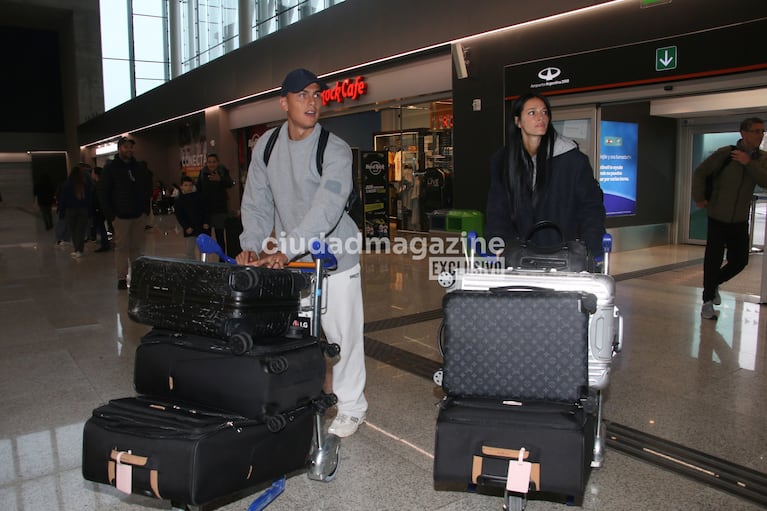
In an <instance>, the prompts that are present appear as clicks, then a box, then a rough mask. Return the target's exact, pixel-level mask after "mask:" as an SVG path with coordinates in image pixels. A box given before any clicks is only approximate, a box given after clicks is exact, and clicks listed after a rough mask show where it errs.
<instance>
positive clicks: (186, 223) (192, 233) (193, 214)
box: [175, 176, 210, 259]
mask: <svg viewBox="0 0 767 511" xmlns="http://www.w3.org/2000/svg"><path fill="white" fill-rule="evenodd" d="M175 210H176V220H178V224H179V225H180V226H181V229H182V230H183V231H184V239H185V240H186V256H187V257H188V258H189V259H197V257H196V254H197V252H196V249H197V236H199V235H200V234H203V233H205V234H209V233H210V220H209V219H208V211H207V209H206V206H205V200H204V199H203V198H202V194H200V192H198V191H197V190H195V189H194V180H192V178H191V177H187V176H184V177H182V178H181V195H179V196H178V198H176V202H175Z"/></svg>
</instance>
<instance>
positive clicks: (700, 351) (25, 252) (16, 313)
mask: <svg viewBox="0 0 767 511" xmlns="http://www.w3.org/2000/svg"><path fill="white" fill-rule="evenodd" d="M156 222H157V227H156V228H155V229H153V230H151V231H148V232H147V237H148V241H149V243H148V251H149V253H150V254H153V255H165V256H180V255H181V254H182V253H183V242H182V241H181V239H180V237H179V236H178V234H177V233H176V231H175V230H174V227H173V221H172V218H170V217H158V218H157V220H156ZM94 248H95V245H94V244H90V245H89V246H88V247H87V250H86V255H85V256H84V257H83V258H81V259H79V260H73V259H72V258H70V256H69V252H70V250H71V249H69V248H68V249H65V250H60V249H57V248H54V245H53V235H52V233H51V232H46V231H44V230H43V229H42V223H41V222H40V220H39V219H38V218H36V217H35V216H34V212H33V211H31V210H25V209H23V208H16V207H9V206H7V205H5V206H2V205H0V324H2V325H3V326H2V329H1V330H0V331H1V332H2V333H0V350H2V351H1V352H2V355H1V356H0V409H1V410H2V414H0V509H1V510H3V511H38V510H40V511H42V510H78V511H79V510H118V511H127V510H141V509H169V508H170V505H169V503H168V502H163V501H156V500H152V499H149V498H144V497H138V496H126V495H123V494H121V493H119V492H118V491H116V490H115V489H113V488H111V487H106V486H103V485H98V484H94V483H91V482H88V481H85V480H83V478H82V476H81V473H80V463H81V461H80V457H81V442H82V427H83V423H84V421H85V420H86V419H87V418H88V417H89V416H90V413H91V411H92V409H93V408H94V407H96V406H97V405H99V404H101V403H103V402H105V401H107V400H108V399H110V398H116V397H121V396H128V395H132V394H133V388H132V371H133V354H134V350H135V348H136V346H137V343H138V341H139V338H140V336H141V335H142V334H143V333H144V332H146V331H147V330H148V329H149V327H147V326H143V325H138V324H136V323H133V322H132V321H130V320H129V319H128V318H127V315H126V293H125V292H118V291H117V290H116V289H115V278H114V274H113V254H112V253H102V254H97V253H93V249H94ZM701 257H702V248H701V247H691V246H672V247H659V248H656V249H651V250H641V251H634V252H625V253H617V254H614V255H613V258H612V270H613V271H612V273H613V274H614V275H615V276H616V280H618V287H617V297H616V302H617V304H618V305H619V307H620V308H621V311H622V313H623V316H624V318H625V324H624V328H625V332H624V349H623V351H622V353H620V354H619V355H618V356H617V357H616V358H615V359H614V364H613V369H614V370H613V373H612V379H611V385H610V387H609V389H608V391H607V392H606V401H605V407H604V412H605V418H606V419H608V420H609V421H612V422H615V423H620V424H623V425H626V426H630V427H632V428H635V429H638V430H641V431H645V432H648V433H651V434H653V435H657V436H659V437H662V438H665V439H669V440H673V441H675V442H678V443H680V444H683V445H685V446H687V447H690V448H693V449H696V450H699V451H703V452H706V453H709V454H712V455H714V456H717V457H720V458H724V459H726V460H729V461H732V462H734V463H737V464H740V465H743V466H745V467H749V468H751V469H754V470H758V471H762V472H767V460H766V459H765V456H767V428H765V422H767V412H765V409H766V408H765V406H764V405H765V397H764V396H765V395H767V372H766V369H765V367H766V365H767V364H766V362H767V355H766V354H765V343H766V342H767V340H766V339H767V335H766V334H767V313H766V312H767V311H766V309H765V308H764V306H760V305H757V304H756V303H754V302H755V299H754V295H755V294H758V289H759V286H758V281H759V278H760V275H761V273H760V272H761V264H762V262H761V258H762V256H761V255H754V256H752V264H751V265H750V266H749V268H748V269H747V271H746V272H745V273H744V274H742V275H741V276H739V277H738V278H736V279H735V280H734V281H733V282H731V283H728V284H726V285H724V286H723V287H722V291H723V292H722V297H723V303H722V306H721V308H720V309H721V317H720V319H719V321H717V322H712V321H702V320H701V319H700V316H699V307H700V288H699V286H700V284H699V283H700V281H701V275H700V271H701V270H700V264H699V263H697V264H691V265H684V264H677V263H684V262H685V261H691V260H692V261H695V260H698V259H700V258H701ZM675 264H676V265H677V266H673V265H675ZM667 265H672V266H668V268H669V269H667V270H666V271H663V272H662V273H652V272H644V273H643V272H641V271H640V270H647V269H650V268H655V267H666V266H667ZM428 273H429V270H428V264H427V263H426V262H425V261H413V260H411V259H410V258H409V257H407V256H396V255H388V256H386V255H366V256H364V257H363V285H364V290H365V311H366V321H368V322H372V321H376V320H383V319H387V318H392V317H403V316H407V315H410V314H415V313H419V312H425V311H433V310H436V309H439V308H440V304H441V299H442V296H443V294H444V290H443V289H442V288H440V287H439V286H438V285H437V284H436V282H434V281H432V280H429V279H428ZM438 325H439V320H438V319H431V320H428V321H423V322H417V323H413V324H410V325H408V326H398V327H394V328H388V329H379V330H376V331H372V332H369V333H367V334H366V335H367V336H368V337H369V338H370V339H372V340H375V341H378V342H379V343H384V344H386V345H392V346H395V347H397V348H399V349H402V350H406V351H407V352H408V353H414V354H417V355H420V356H421V357H425V358H427V359H429V360H432V361H434V362H435V363H438V362H439V360H440V357H439V352H438V350H437V349H436V334H437V328H438ZM371 345H372V343H371ZM367 369H368V384H367V396H368V400H369V401H370V410H369V413H368V423H367V424H366V425H364V426H363V427H361V429H360V430H359V432H358V433H357V434H356V435H354V436H352V437H350V438H348V439H344V440H343V441H342V447H341V458H340V459H341V463H340V467H339V473H338V476H337V478H336V479H335V480H334V481H333V482H331V483H321V482H316V481H311V480H309V479H308V478H307V477H306V476H305V475H304V474H296V475H293V476H292V477H290V478H289V479H288V481H287V488H286V490H285V492H284V493H283V494H282V495H281V496H280V497H279V498H277V500H276V501H275V502H273V503H272V504H271V505H270V506H269V507H268V509H269V510H272V511H283V510H295V509H313V510H314V509H316V510H340V511H343V510H363V509H371V510H372V509H378V510H388V509H390V510H397V511H402V510H446V511H457V510H464V509H465V510H468V509H472V510H485V509H487V510H491V509H493V510H498V509H500V508H501V504H502V499H501V498H499V497H497V496H487V495H479V494H476V493H468V492H463V491H447V490H441V489H440V490H435V488H434V483H433V481H432V462H433V460H432V453H433V443H434V426H435V418H436V413H437V408H436V404H437V402H438V401H439V399H440V397H441V392H440V389H439V388H438V387H437V386H435V384H434V383H433V382H432V381H431V380H430V379H427V378H425V377H423V376H418V375H417V374H414V373H413V372H411V371H408V370H407V368H404V369H403V368H397V367H394V366H393V365H390V364H387V363H383V362H380V361H379V360H377V359H376V358H373V357H368V359H367ZM254 497H255V495H247V496H243V497H242V498H240V499H238V500H235V501H233V502H230V503H227V504H225V505H223V506H222V507H221V508H220V509H222V510H225V511H234V510H246V509H248V507H249V505H250V503H251V502H252V501H253V499H254ZM562 508H563V504H562V503H559V502H552V501H549V500H540V499H538V498H536V497H533V498H532V499H531V500H530V501H529V503H528V505H527V509H528V510H529V511H545V510H555V509H562ZM583 509H585V510H609V511H619V510H651V509H652V510H658V509H662V510H714V509H717V510H719V509H727V510H750V509H761V507H760V506H758V505H756V504H753V503H751V502H749V501H747V500H744V499H741V498H739V497H734V496H732V495H730V494H729V493H725V492H723V491H721V490H717V489H714V488H711V487H707V486H705V485H703V484H701V483H699V482H696V481H693V480H690V479H687V478H685V477H683V476H680V475H677V474H675V473H672V472H669V471H667V470H664V469H661V468H659V467H657V466H655V465H653V464H650V463H648V462H646V461H641V460H638V459H636V458H633V457H630V456H627V455H625V454H622V453H621V452H619V451H616V450H613V449H608V451H607V459H606V462H605V464H604V467H603V468H601V469H598V470H594V471H592V473H591V476H590V479H589V483H588V487H587V491H586V495H585V498H584V500H583Z"/></svg>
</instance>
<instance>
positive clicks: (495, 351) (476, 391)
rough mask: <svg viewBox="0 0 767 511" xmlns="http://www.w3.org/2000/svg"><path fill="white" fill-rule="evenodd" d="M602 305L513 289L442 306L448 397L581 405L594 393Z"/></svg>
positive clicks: (464, 295) (463, 294) (563, 294)
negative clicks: (596, 324)
mask: <svg viewBox="0 0 767 511" xmlns="http://www.w3.org/2000/svg"><path fill="white" fill-rule="evenodd" d="M596 301H597V300H596V297H595V296H594V295H592V294H589V293H582V292H576V291H552V290H546V289H535V288H530V287H527V288H512V289H498V290H490V291H455V292H452V293H447V294H446V295H445V297H444V298H443V312H444V328H445V330H444V346H443V357H444V372H443V380H442V388H443V390H444V392H445V394H446V395H447V396H453V397H463V398H490V399H514V400H519V401H524V400H547V401H559V402H568V403H574V402H577V401H578V400H579V399H580V398H581V397H582V396H583V395H584V394H585V393H586V392H587V388H588V383H589V380H588V346H589V344H588V336H589V317H590V315H591V314H593V313H594V311H595V310H596Z"/></svg>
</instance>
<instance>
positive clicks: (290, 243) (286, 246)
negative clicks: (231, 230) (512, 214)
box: [261, 232, 505, 280]
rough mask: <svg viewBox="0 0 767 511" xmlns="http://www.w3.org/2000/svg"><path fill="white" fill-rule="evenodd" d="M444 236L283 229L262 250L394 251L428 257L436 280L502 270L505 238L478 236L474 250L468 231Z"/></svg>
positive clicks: (297, 251)
mask: <svg viewBox="0 0 767 511" xmlns="http://www.w3.org/2000/svg"><path fill="white" fill-rule="evenodd" d="M457 234H458V233H456V236H445V237H431V238H429V237H426V236H408V237H403V236H395V237H394V238H393V239H389V238H368V239H366V240H365V241H364V242H363V240H362V235H361V234H358V235H357V236H355V237H351V238H343V239H342V238H337V237H334V236H330V237H325V236H320V237H319V238H316V237H315V238H310V239H302V238H295V237H288V236H287V233H285V232H281V233H280V237H279V238H274V237H269V238H266V239H265V240H264V242H263V243H262V245H261V249H262V250H263V251H264V252H265V253H267V254H270V253H274V252H277V251H279V252H282V253H286V254H287V253H291V254H305V253H307V254H308V253H309V252H310V248H311V247H312V246H314V244H315V242H317V241H319V242H321V243H323V244H325V245H326V246H327V248H328V250H329V252H330V253H331V254H334V255H336V256H340V255H342V254H362V253H367V254H393V255H401V256H408V255H409V256H410V257H411V259H413V260H414V261H420V260H424V259H427V258H428V265H429V279H430V280H436V279H437V278H438V277H439V275H440V273H443V272H449V273H450V272H455V271H457V270H460V269H468V268H469V267H471V268H482V269H484V270H489V271H492V270H499V271H500V270H503V269H504V268H505V266H504V265H503V260H502V259H501V258H500V257H498V255H499V254H500V253H501V252H502V251H503V248H504V241H503V239H501V238H491V239H489V240H485V239H484V238H481V237H477V238H476V239H475V241H474V243H473V250H471V247H469V246H468V242H467V236H466V232H461V233H460V235H457Z"/></svg>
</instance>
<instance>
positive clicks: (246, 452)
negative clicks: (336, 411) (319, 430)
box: [82, 398, 314, 506]
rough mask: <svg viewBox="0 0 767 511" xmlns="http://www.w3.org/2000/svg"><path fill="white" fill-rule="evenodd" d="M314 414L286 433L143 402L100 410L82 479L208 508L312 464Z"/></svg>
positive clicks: (86, 437)
mask: <svg viewBox="0 0 767 511" xmlns="http://www.w3.org/2000/svg"><path fill="white" fill-rule="evenodd" d="M313 425H314V408H313V407H311V406H306V407H303V408H300V409H297V410H294V411H292V412H291V413H290V414H289V420H288V421H287V423H286V425H285V427H284V428H283V429H281V430H280V431H278V432H272V431H269V430H268V429H267V427H266V425H265V424H263V423H261V422H258V421H253V420H248V419H245V418H244V417H240V416H237V415H233V414H227V413H223V412H222V413H217V412H214V411H206V410H202V409H187V408H183V407H181V406H178V405H171V404H168V403H163V402H159V401H153V400H150V399H144V398H123V399H115V400H112V401H110V402H109V403H108V404H106V405H104V406H101V407H99V408H96V409H95V410H94V411H93V415H92V416H91V418H89V419H88V420H87V421H86V423H85V427H84V429H83V460H82V471H83V477H85V479H87V480H89V481H95V482H97V483H103V484H109V485H112V486H116V487H117V488H119V489H122V491H124V492H126V493H133V494H139V495H146V496H149V497H155V498H158V499H164V500H170V501H171V502H173V503H174V504H176V505H194V506H196V505H202V504H205V503H207V502H211V501H213V500H215V499H218V498H221V497H224V496H228V495H231V494H233V493H235V492H238V491H241V490H244V489H247V488H251V487H254V486H257V485H260V484H262V483H265V482H266V483H268V482H270V481H272V480H274V479H277V478H279V477H281V476H283V475H286V474H288V473H290V472H293V471H295V470H298V469H301V468H303V467H304V466H305V464H306V460H307V456H308V454H309V451H310V448H311V442H312V438H313Z"/></svg>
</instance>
